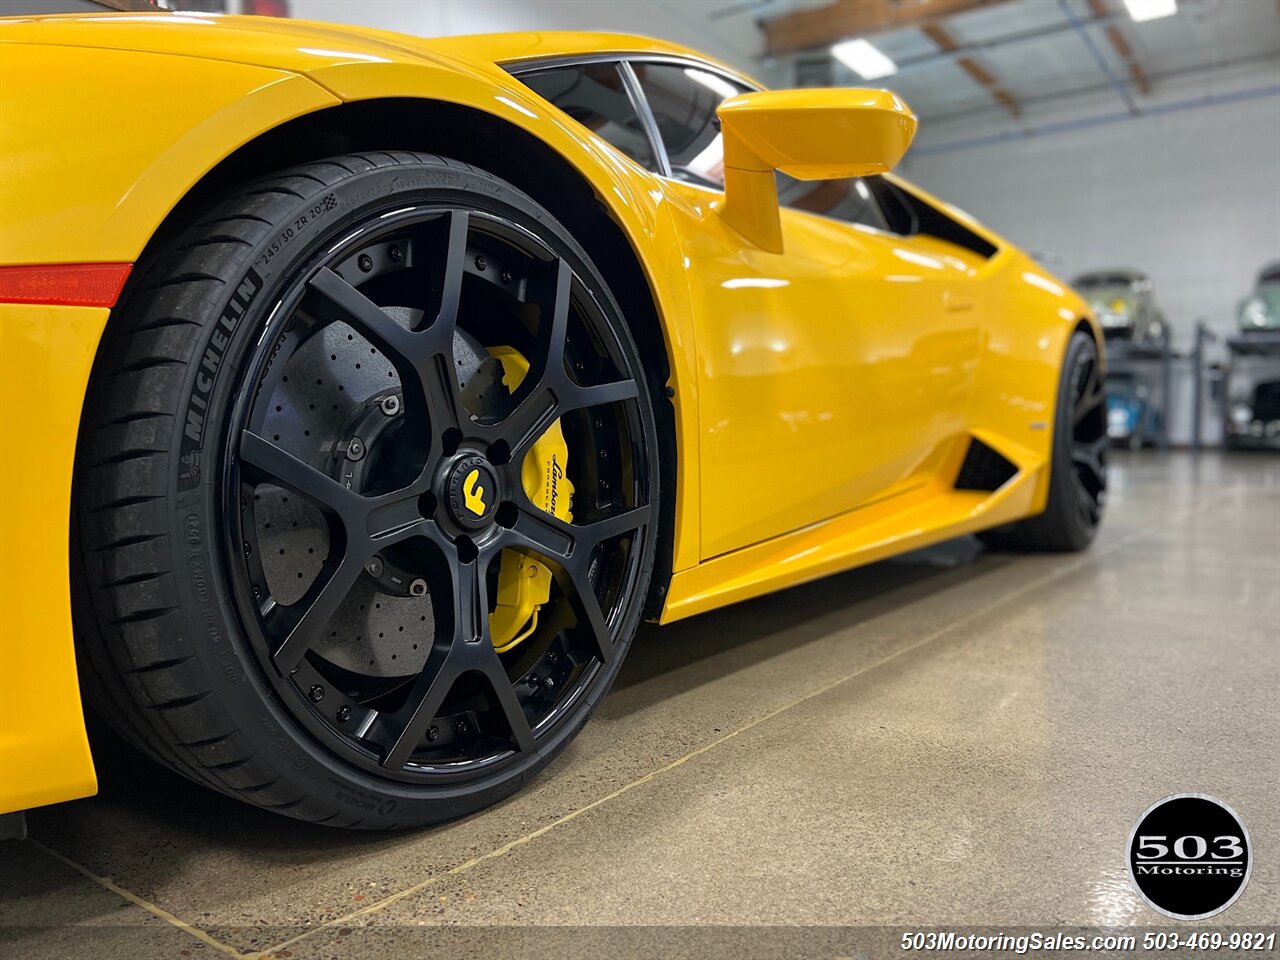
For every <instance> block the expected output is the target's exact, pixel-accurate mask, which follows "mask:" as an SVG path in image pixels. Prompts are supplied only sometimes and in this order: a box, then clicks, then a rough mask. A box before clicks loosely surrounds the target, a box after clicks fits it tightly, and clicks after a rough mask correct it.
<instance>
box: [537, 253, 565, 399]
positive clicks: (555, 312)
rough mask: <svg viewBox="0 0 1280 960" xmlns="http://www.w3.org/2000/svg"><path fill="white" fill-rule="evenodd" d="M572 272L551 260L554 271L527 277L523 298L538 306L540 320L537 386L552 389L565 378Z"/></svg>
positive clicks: (558, 261)
mask: <svg viewBox="0 0 1280 960" xmlns="http://www.w3.org/2000/svg"><path fill="white" fill-rule="evenodd" d="M572 287H573V269H572V268H571V267H570V266H569V264H568V261H566V260H564V259H559V260H556V261H555V267H554V271H553V270H552V269H550V268H549V269H548V270H547V272H546V273H544V274H540V275H538V276H535V277H531V278H530V281H529V292H528V297H527V299H528V300H529V301H530V302H533V303H536V304H538V307H539V309H540V310H541V311H542V318H541V320H540V321H539V323H538V335H537V343H536V345H535V349H534V358H535V359H534V361H533V369H532V370H531V371H530V373H531V374H532V376H531V377H530V378H529V379H531V380H532V381H533V382H535V383H537V384H538V385H539V386H551V387H554V386H556V385H558V384H560V383H561V382H562V381H563V380H565V379H567V376H566V375H565V373H564V343H565V337H566V336H567V335H568V332H569V304H570V302H571V297H570V291H571V290H572Z"/></svg>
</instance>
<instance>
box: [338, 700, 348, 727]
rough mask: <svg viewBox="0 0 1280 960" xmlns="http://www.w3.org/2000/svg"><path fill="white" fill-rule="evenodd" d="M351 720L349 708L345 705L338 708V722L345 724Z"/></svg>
mask: <svg viewBox="0 0 1280 960" xmlns="http://www.w3.org/2000/svg"><path fill="white" fill-rule="evenodd" d="M350 719H351V708H350V707H348V706H346V705H345V704H344V705H343V706H341V707H339V708H338V722H339V723H346V722H347V721H348V720H350Z"/></svg>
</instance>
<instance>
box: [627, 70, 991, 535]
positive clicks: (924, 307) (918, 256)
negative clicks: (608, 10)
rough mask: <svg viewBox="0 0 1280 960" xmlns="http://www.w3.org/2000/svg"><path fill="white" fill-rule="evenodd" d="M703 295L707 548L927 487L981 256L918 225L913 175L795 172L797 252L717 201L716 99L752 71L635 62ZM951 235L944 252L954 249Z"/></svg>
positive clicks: (954, 386)
mask: <svg viewBox="0 0 1280 960" xmlns="http://www.w3.org/2000/svg"><path fill="white" fill-rule="evenodd" d="M627 69H629V70H630V73H631V75H630V77H629V78H628V80H629V81H630V82H633V83H634V87H635V89H636V90H637V91H638V92H639V94H640V95H641V96H642V97H643V104H644V108H645V111H646V112H647V114H648V116H647V117H646V119H647V121H648V122H649V123H650V125H651V128H653V131H654V134H655V138H656V140H657V143H658V149H657V151H656V153H657V158H656V160H657V165H656V167H655V169H656V170H657V171H658V172H659V173H660V174H661V175H662V176H663V178H664V180H665V185H666V189H667V193H666V199H667V201H668V202H667V204H666V206H667V209H668V211H669V213H670V215H671V216H672V217H673V218H674V220H675V225H676V232H677V233H678V235H679V236H680V237H681V238H682V243H683V248H684V259H683V263H684V266H685V272H686V276H687V281H688V283H689V285H690V293H691V301H692V303H693V305H694V317H693V323H694V330H695V338H696V348H697V354H698V367H699V373H698V403H699V417H700V422H701V423H700V426H701V433H700V439H701V451H700V476H701V481H700V482H701V488H702V489H701V494H702V495H701V513H700V516H701V544H702V556H703V558H704V559H705V558H709V557H713V556H718V555H721V554H724V553H727V552H729V551H732V550H735V549H738V548H740V547H744V546H747V545H749V544H753V543H757V542H760V541H764V540H767V539H770V538H772V537H775V536H778V535H780V534H784V533H787V532H789V531H792V530H796V529H799V528H801V527H804V526H808V525H810V524H813V523H816V522H820V521H822V520H825V519H828V518H831V517H834V516H838V515H840V514H843V513H847V512H849V511H851V510H856V509H857V508H859V507H860V506H863V505H866V504H869V503H872V502H880V501H883V500H885V499H886V498H890V497H893V496H895V495H898V494H901V493H905V492H907V491H909V490H912V489H915V488H916V487H918V486H920V485H922V484H924V483H926V482H928V480H929V479H930V476H929V470H930V468H931V467H932V466H933V465H935V464H936V463H937V462H939V459H940V451H941V450H942V448H944V447H945V445H946V444H947V443H948V442H949V441H951V440H952V439H953V438H956V437H958V436H959V435H960V433H961V431H962V428H963V423H964V416H965V408H966V405H967V397H968V390H969V387H970V384H971V383H972V378H973V373H974V369H973V368H974V365H975V363H976V358H977V352H978V328H977V325H978V321H977V317H978V315H979V313H980V310H979V305H978V302H977V293H976V289H970V288H971V287H976V285H975V284H972V283H969V282H968V281H969V280H970V278H971V274H972V264H970V263H966V262H965V261H964V259H963V258H962V257H957V256H955V255H954V254H953V251H951V250H950V247H951V246H952V245H950V244H942V243H935V242H933V239H932V238H928V237H925V238H914V237H907V236H903V235H899V234H898V233H895V224H894V223H893V222H892V218H893V216H897V217H898V225H897V229H899V230H901V231H903V232H907V230H908V229H909V223H908V218H907V215H908V213H909V211H907V210H906V209H905V208H906V204H907V203H909V201H910V198H908V197H906V196H905V195H903V196H900V197H899V202H900V203H901V204H902V206H903V208H904V209H903V210H898V211H895V210H892V209H890V208H888V207H887V206H886V201H887V200H889V199H891V198H892V197H893V195H894V192H895V191H896V190H897V188H894V187H892V186H891V185H889V184H886V183H883V182H876V181H869V182H864V181H861V180H842V181H823V182H819V183H816V184H815V183H804V184H801V183H799V182H797V181H791V180H789V179H788V178H782V177H780V181H781V199H782V201H783V202H784V203H790V204H791V206H790V207H789V208H787V209H784V211H783V217H782V227H783V236H784V243H785V252H784V253H782V254H773V253H768V252H766V251H763V250H761V249H759V248H757V247H754V246H753V245H751V244H750V243H748V242H746V241H745V240H744V239H743V238H742V237H741V236H740V235H739V234H737V233H736V232H735V231H734V230H733V229H732V228H730V227H729V226H728V225H727V224H726V223H725V222H724V221H723V219H722V218H721V217H720V216H719V214H718V213H717V212H716V210H717V207H718V206H719V204H720V203H721V202H723V197H724V193H723V152H722V150H721V144H720V135H719V129H718V123H717V121H716V117H715V111H716V108H717V107H718V106H719V105H720V103H721V101H722V100H724V99H725V98H726V97H728V96H733V95H736V94H737V93H739V92H742V91H743V90H744V89H746V86H745V84H743V83H742V82H741V81H739V80H737V79H736V78H732V77H729V76H727V75H725V74H723V73H721V72H719V71H717V70H715V69H714V68H709V67H707V66H706V65H704V64H701V63H698V62H696V61H694V62H680V61H662V62H656V61H646V60H636V61H631V62H630V63H629V64H627ZM943 248H946V249H943Z"/></svg>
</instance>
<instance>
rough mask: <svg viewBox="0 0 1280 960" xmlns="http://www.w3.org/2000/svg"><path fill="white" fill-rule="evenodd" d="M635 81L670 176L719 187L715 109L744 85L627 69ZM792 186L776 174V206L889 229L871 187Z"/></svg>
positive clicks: (707, 75) (649, 68)
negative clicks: (658, 136) (664, 153)
mask: <svg viewBox="0 0 1280 960" xmlns="http://www.w3.org/2000/svg"><path fill="white" fill-rule="evenodd" d="M631 66H632V69H634V70H635V72H636V79H638V80H639V81H640V89H641V90H642V91H643V92H644V96H645V100H646V101H647V102H648V104H649V109H650V110H651V111H652V112H653V117H654V120H656V121H657V124H658V132H659V134H661V136H662V142H663V146H664V147H665V148H666V151H667V158H668V160H669V161H670V163H671V175H672V176H673V177H675V178H676V179H678V180H684V181H686V182H689V183H697V184H701V185H702V186H704V187H714V188H717V189H723V187H724V147H723V145H722V143H721V139H720V122H719V120H717V119H716V109H717V108H718V107H719V106H720V104H721V102H722V101H724V100H726V99H727V98H729V97H732V96H736V95H737V94H740V93H746V92H747V90H748V88H747V87H746V86H745V85H740V84H737V83H734V82H733V81H731V80H729V79H727V78H725V77H723V76H721V75H720V74H718V73H712V72H710V71H708V70H699V69H698V68H697V67H694V66H690V67H682V66H675V65H671V64H665V63H637V62H633V63H632V64H631ZM877 179H878V178H872V177H868V178H866V180H863V179H847V180H797V179H795V178H794V177H789V176H787V175H786V174H785V173H779V174H778V201H779V202H780V203H781V204H782V205H783V206H784V207H792V208H794V209H796V210H807V211H808V212H810V213H818V214H821V215H823V216H826V217H832V218H834V219H836V220H844V221H845V222H847V223H861V224H866V225H867V226H871V227H875V228H876V229H878V230H893V229H894V225H893V223H892V222H891V220H890V219H889V218H888V217H887V216H886V213H885V211H884V210H883V209H882V200H881V199H880V197H879V195H878V191H877V190H876V189H874V184H873V183H872V181H874V180H877Z"/></svg>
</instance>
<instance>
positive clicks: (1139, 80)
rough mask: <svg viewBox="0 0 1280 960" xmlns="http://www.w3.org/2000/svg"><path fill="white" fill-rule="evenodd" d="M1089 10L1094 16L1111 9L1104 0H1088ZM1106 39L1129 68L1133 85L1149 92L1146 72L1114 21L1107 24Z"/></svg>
mask: <svg viewBox="0 0 1280 960" xmlns="http://www.w3.org/2000/svg"><path fill="white" fill-rule="evenodd" d="M1089 10H1090V12H1091V13H1092V14H1093V15H1094V16H1095V17H1106V16H1108V15H1109V14H1110V13H1111V11H1110V10H1108V9H1107V3H1106V0H1089ZM1106 33H1107V40H1108V41H1109V42H1110V43H1111V49H1112V50H1114V51H1115V52H1116V54H1117V55H1118V56H1119V57H1120V59H1121V60H1123V61H1124V63H1125V66H1126V67H1128V68H1129V79H1131V80H1132V81H1133V85H1134V86H1135V87H1137V88H1138V89H1139V90H1140V91H1141V92H1142V93H1143V94H1148V93H1150V92H1151V81H1150V80H1149V79H1147V72H1146V71H1145V70H1143V69H1142V64H1140V63H1139V62H1138V58H1137V56H1135V55H1134V52H1133V48H1132V47H1131V46H1129V41H1128V40H1126V39H1125V37H1124V34H1123V33H1121V31H1120V28H1119V27H1118V26H1117V25H1116V24H1115V23H1109V24H1107V29H1106Z"/></svg>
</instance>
